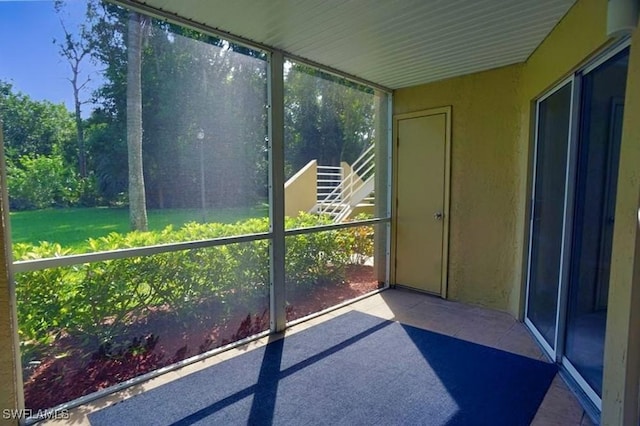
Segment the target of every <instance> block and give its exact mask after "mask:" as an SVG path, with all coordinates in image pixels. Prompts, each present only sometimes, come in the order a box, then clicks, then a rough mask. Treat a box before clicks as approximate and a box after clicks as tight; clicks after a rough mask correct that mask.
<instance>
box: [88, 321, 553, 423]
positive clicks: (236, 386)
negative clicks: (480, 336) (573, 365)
mask: <svg viewBox="0 0 640 426" xmlns="http://www.w3.org/2000/svg"><path fill="white" fill-rule="evenodd" d="M555 373H556V367H555V365H553V364H548V363H545V362H541V361H537V360H534V359H530V358H526V357H522V356H519V355H514V354H511V353H508V352H504V351H500V350H497V349H493V348H489V347H486V346H481V345H477V344H474V343H469V342H465V341H462V340H459V339H455V338H452V337H448V336H444V335H441V334H437V333H432V332H429V331H425V330H422V329H419V328H415V327H411V326H407V325H403V324H400V323H397V322H392V321H386V320H383V319H380V318H377V317H373V316H370V315H366V314H363V313H360V312H349V313H347V314H344V315H341V316H339V317H337V318H335V319H332V320H330V321H327V322H325V323H322V324H321V325H317V326H314V327H312V328H310V329H308V330H305V331H302V332H300V333H297V334H295V335H292V336H290V337H287V338H285V339H280V340H274V341H272V342H271V343H269V344H268V345H266V346H264V347H262V348H258V349H254V350H251V351H249V352H247V353H245V354H242V355H240V356H238V357H235V358H233V359H230V360H227V361H224V362H222V363H220V364H217V365H214V366H211V367H209V368H207V369H205V370H202V371H199V372H197V373H193V374H191V375H189V376H185V377H183V378H181V379H179V380H176V381H174V382H171V383H168V384H166V385H163V386H160V387H158V388H156V389H153V390H151V391H149V392H145V393H142V394H139V395H137V396H134V397H131V398H129V399H127V400H125V401H123V402H121V403H118V404H115V405H112V406H110V407H107V408H105V409H103V410H100V411H97V412H95V413H93V414H91V415H89V419H90V421H91V424H92V425H96V426H98V425H109V426H110V425H181V426H186V425H194V424H198V425H243V424H252V425H261V424H266V425H268V424H280V425H339V424H342V425H396V424H398V425H407V424H410V425H412V424H422V425H493V426H495V425H509V426H516V425H528V424H529V423H530V422H531V420H532V419H533V416H534V415H535V413H536V411H537V409H538V406H539V405H540V402H541V401H542V398H543V397H544V395H545V393H546V391H547V389H548V387H549V385H550V383H551V380H552V379H553V377H554V375H555Z"/></svg>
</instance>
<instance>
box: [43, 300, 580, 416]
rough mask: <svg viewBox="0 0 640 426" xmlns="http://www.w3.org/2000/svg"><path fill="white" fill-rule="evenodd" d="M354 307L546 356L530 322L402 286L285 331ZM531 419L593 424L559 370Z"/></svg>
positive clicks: (99, 404) (115, 397)
mask: <svg viewBox="0 0 640 426" xmlns="http://www.w3.org/2000/svg"><path fill="white" fill-rule="evenodd" d="M350 310H358V311H361V312H365V313H368V314H370V315H375V316H378V317H381V318H385V319H392V320H395V321H399V322H402V323H404V324H408V325H412V326H416V327H420V328H424V329H427V330H431V331H435V332H438V333H442V334H447V335H450V336H455V337H457V338H459V339H463V340H467V341H470V342H475V343H479V344H482V345H486V346H491V347H494V348H497V349H502V350H504V351H508V352H512V353H516V354H519V355H523V356H527V357H531V358H535V359H540V360H545V357H544V355H543V354H542V352H541V350H540V349H539V348H538V346H537V345H536V344H535V343H534V340H533V338H532V337H531V335H530V334H529V332H528V331H527V329H526V328H525V326H524V325H523V324H522V323H520V322H518V321H516V320H515V319H514V318H512V317H511V316H510V315H509V314H506V313H504V312H497V311H493V310H489V309H484V308H480V307H477V306H470V305H465V304H462V303H457V302H450V301H446V300H442V299H440V298H437V297H433V296H428V295H423V294H420V293H415V292H411V291H408V290H399V289H393V290H387V291H383V292H381V293H378V294H375V295H372V296H370V297H367V298H365V299H363V300H360V301H358V302H356V303H353V304H351V305H349V306H346V307H343V308H340V309H338V310H335V311H332V312H330V313H327V314H324V315H322V316H319V317H316V318H313V319H310V320H308V321H305V322H303V323H300V324H297V325H295V326H294V327H291V328H290V329H288V330H287V332H286V334H287V335H289V334H293V333H296V332H299V331H301V330H304V329H306V328H309V327H312V326H314V325H317V324H319V323H321V322H323V321H326V320H327V319H331V318H333V317H335V316H337V315H341V314H343V313H345V312H347V311H350ZM266 343H267V338H262V339H259V340H256V341H254V342H251V343H249V344H247V345H244V346H241V347H238V348H235V349H231V350H229V351H226V352H223V353H221V354H218V355H216V356H213V357H211V358H208V359H206V360H203V361H199V362H196V363H194V364H191V365H188V366H186V367H183V368H181V369H179V370H175V371H172V372H169V373H166V374H164V375H161V376H159V377H157V378H155V379H152V380H149V381H147V382H144V383H141V384H139V385H136V386H132V387H130V388H127V389H125V390H123V391H121V392H118V393H115V394H112V395H109V396H107V397H104V398H102V399H99V400H97V401H94V402H92V403H90V404H87V405H83V406H80V407H77V408H74V409H72V410H70V413H69V414H70V418H69V419H66V420H63V421H62V420H58V421H47V422H44V423H42V424H73V425H82V424H89V422H88V419H87V414H88V413H90V412H92V411H95V410H99V409H101V408H104V407H106V406H108V405H110V404H112V403H114V402H118V401H121V400H122V399H126V398H128V397H130V396H132V395H136V394H138V393H141V392H144V391H146V390H150V389H153V388H155V387H157V386H160V385H162V384H164V383H167V382H170V381H172V380H175V379H177V378H180V377H183V376H185V375H187V374H190V373H192V372H195V371H198V370H201V369H203V368H206V367H209V366H211V365H213V364H216V363H218V362H221V361H223V360H225V359H229V358H231V357H234V356H237V355H239V354H242V353H244V352H246V351H247V350H249V349H253V348H255V347H258V346H261V345H265V344H266ZM532 424H533V425H537V426H541V425H558V426H587V425H592V422H591V421H590V419H589V417H588V416H587V415H586V413H585V411H584V410H583V408H582V407H581V406H580V404H579V403H578V400H577V399H576V398H575V396H574V395H573V393H572V392H571V391H570V390H569V389H568V388H567V386H566V385H565V383H564V381H563V380H562V379H561V378H560V377H559V376H556V378H555V379H554V381H553V383H552V384H551V387H550V388H549V391H548V392H547V395H546V396H545V398H544V400H543V401H542V404H541V405H540V408H539V410H538V413H537V414H536V417H535V418H534V420H533V423H532Z"/></svg>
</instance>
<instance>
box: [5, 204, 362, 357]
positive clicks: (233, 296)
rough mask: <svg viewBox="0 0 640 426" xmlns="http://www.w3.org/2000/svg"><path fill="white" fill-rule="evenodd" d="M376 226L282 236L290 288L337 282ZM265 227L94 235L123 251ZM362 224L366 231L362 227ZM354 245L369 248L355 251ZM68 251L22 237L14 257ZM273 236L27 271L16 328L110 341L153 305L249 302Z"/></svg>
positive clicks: (19, 284)
mask: <svg viewBox="0 0 640 426" xmlns="http://www.w3.org/2000/svg"><path fill="white" fill-rule="evenodd" d="M328 223H330V219H329V218H325V217H321V216H316V215H310V214H303V215H301V216H299V217H297V218H287V223H286V226H287V228H288V229H292V228H301V227H309V226H318V225H324V224H328ZM368 229H371V228H370V227H358V228H349V229H345V230H332V231H322V232H314V233H311V234H302V235H296V236H289V237H287V238H286V257H285V260H286V285H287V293H288V294H289V295H292V294H295V293H297V292H300V291H308V289H309V288H310V287H311V286H314V285H318V284H326V283H340V282H343V281H344V280H345V266H346V265H347V264H349V263H353V262H354V259H355V258H358V256H369V255H370V253H369V251H370V250H371V251H372V247H373V246H372V244H373V243H372V238H371V232H372V231H371V232H368V231H366V230H368ZM268 230H269V221H268V219H266V218H265V219H249V220H246V221H242V222H237V223H235V224H220V223H210V224H199V223H189V224H186V225H184V226H183V227H182V228H180V229H178V230H174V229H173V228H172V227H171V226H169V227H167V228H165V229H164V230H162V231H160V232H131V233H128V234H118V233H112V234H110V235H108V236H106V237H102V238H97V239H90V240H89V241H88V242H87V244H88V245H89V247H90V249H91V251H107V250H118V249H124V248H131V247H141V246H150V245H157V244H166V243H171V242H179V241H197V240H203V239H211V238H220V237H229V236H236V235H245V234H254V233H261V232H266V231H268ZM362 230H365V231H362ZM354 248H355V249H356V250H362V251H366V253H356V252H354V251H353V250H354ZM69 254H72V253H71V252H70V251H69V250H68V249H64V248H63V247H61V246H60V245H59V244H52V243H48V242H42V243H40V244H39V245H36V246H33V245H28V244H16V245H15V246H14V256H15V259H16V260H30V259H39V258H48V257H58V256H65V255H69ZM269 280H270V276H269V241H268V240H259V241H251V242H243V243H235V244H227V245H222V246H215V247H207V248H199V249H191V250H181V251H174V252H168V253H161V254H155V255H151V256H144V257H130V258H124V259H115V260H108V261H101V262H93V263H84V264H79V265H74V266H70V267H58V268H47V269H44V270H39V271H33V272H23V273H19V274H17V276H16V293H17V299H18V316H19V320H20V321H19V333H20V337H21V340H23V342H28V343H30V344H32V345H34V344H36V345H37V344H47V343H50V342H51V341H52V340H53V339H55V338H56V337H57V336H59V335H61V334H62V333H64V334H66V335H72V336H79V337H82V338H84V339H87V340H89V341H93V342H94V344H96V345H100V344H102V343H105V342H109V341H110V339H112V338H113V337H114V336H117V335H119V334H121V333H122V332H123V331H124V329H125V328H126V326H127V325H128V324H129V323H131V322H133V321H135V320H136V318H141V317H142V316H144V315H145V313H148V312H149V311H150V310H156V311H157V310H165V311H168V312H175V313H176V314H178V315H181V316H189V315H198V312H200V311H198V310H197V309H196V308H197V306H198V305H199V304H201V303H203V302H206V301H207V300H215V301H219V302H221V304H222V305H223V306H227V308H226V309H227V311H226V312H223V314H229V313H230V312H231V311H232V308H231V306H230V305H238V304H240V305H242V306H247V307H251V306H252V304H253V303H255V302H256V301H258V300H264V299H265V298H266V297H267V295H268V292H269Z"/></svg>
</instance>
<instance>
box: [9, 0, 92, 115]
mask: <svg viewBox="0 0 640 426" xmlns="http://www.w3.org/2000/svg"><path fill="white" fill-rule="evenodd" d="M85 7H86V2H85V1H84V0H67V1H66V7H65V13H64V15H63V18H64V20H65V26H66V27H67V29H68V30H69V31H70V32H74V31H75V29H76V28H77V25H78V23H79V22H81V21H82V20H83V19H84V11H85ZM62 37H63V32H62V27H61V24H60V17H59V16H58V15H57V14H56V13H55V11H54V9H53V1H44V0H37V1H34V0H27V1H24V0H23V1H14V0H9V1H8V0H0V79H1V80H5V81H9V82H10V83H12V84H13V86H14V89H15V90H18V91H21V92H24V93H26V94H28V95H29V96H31V97H32V98H33V99H36V100H45V99H46V100H49V101H51V102H54V103H61V102H64V103H65V104H66V105H67V107H68V108H69V109H71V110H72V109H73V92H72V89H71V84H70V83H69V81H68V80H67V78H69V77H70V76H71V71H70V69H69V64H68V63H67V62H66V60H65V59H64V58H62V57H61V56H60V55H59V54H58V47H57V46H56V45H54V44H53V39H54V38H56V39H62ZM84 65H85V71H86V72H92V73H93V76H94V78H95V80H96V82H97V80H98V78H97V76H96V74H95V69H96V67H95V66H94V65H92V64H90V63H89V61H86V62H85V64H84ZM93 86H94V87H95V86H96V84H95V83H94V84H93ZM86 94H87V95H89V94H90V92H87V93H86ZM85 109H86V110H88V109H89V106H85ZM83 115H85V116H86V115H88V111H83Z"/></svg>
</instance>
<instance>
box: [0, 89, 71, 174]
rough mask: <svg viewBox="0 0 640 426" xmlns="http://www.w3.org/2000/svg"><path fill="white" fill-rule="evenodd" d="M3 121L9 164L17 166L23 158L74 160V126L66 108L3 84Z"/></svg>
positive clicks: (0, 92)
mask: <svg viewBox="0 0 640 426" xmlns="http://www.w3.org/2000/svg"><path fill="white" fill-rule="evenodd" d="M0 117H1V118H2V121H3V133H4V148H5V155H6V157H7V158H8V159H9V160H12V161H14V162H16V163H17V162H18V159H19V158H20V157H22V156H29V157H35V156H36V155H46V156H50V155H54V154H57V155H61V156H63V157H64V159H65V160H71V158H73V157H74V154H73V150H72V148H73V134H74V132H75V123H74V120H73V117H72V115H71V114H70V113H69V111H67V108H65V106H64V105H62V104H60V105H55V104H52V103H51V102H49V101H35V100H33V99H31V98H30V97H29V96H28V95H25V94H24V93H21V92H15V91H14V90H13V86H12V85H11V84H9V83H6V82H3V81H2V80H0Z"/></svg>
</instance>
